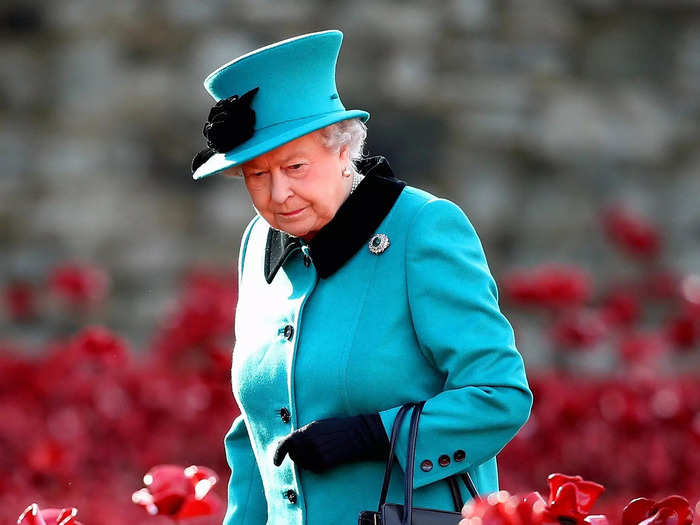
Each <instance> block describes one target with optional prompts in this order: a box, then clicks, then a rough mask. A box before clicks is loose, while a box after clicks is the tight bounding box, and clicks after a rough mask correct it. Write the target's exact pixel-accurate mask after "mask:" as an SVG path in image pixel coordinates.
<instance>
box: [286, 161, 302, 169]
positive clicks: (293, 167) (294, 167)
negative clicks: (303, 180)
mask: <svg viewBox="0 0 700 525" xmlns="http://www.w3.org/2000/svg"><path fill="white" fill-rule="evenodd" d="M303 165H304V164H303V163H302V164H292V165H290V166H289V169H290V170H299V169H301V167H302V166H303Z"/></svg>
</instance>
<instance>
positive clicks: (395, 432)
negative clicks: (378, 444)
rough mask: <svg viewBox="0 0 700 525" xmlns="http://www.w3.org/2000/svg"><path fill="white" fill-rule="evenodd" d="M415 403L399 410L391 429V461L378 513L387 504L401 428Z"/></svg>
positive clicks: (386, 471)
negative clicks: (407, 413)
mask: <svg viewBox="0 0 700 525" xmlns="http://www.w3.org/2000/svg"><path fill="white" fill-rule="evenodd" d="M413 405H414V404H413V403H406V404H405V405H402V406H401V408H400V409H399V411H398V413H397V414H396V417H395V418H394V424H393V425H392V427H391V439H390V443H389V460H388V461H387V462H386V470H385V471H384V482H383V483H382V494H381V496H379V505H378V507H377V512H381V510H382V505H384V503H385V502H386V495H387V493H388V491H389V480H390V479H391V467H392V466H393V465H394V451H395V449H396V440H397V439H398V437H399V429H400V428H401V423H403V418H404V416H405V415H406V412H408V411H409V410H410V408H411V407H412V406H413Z"/></svg>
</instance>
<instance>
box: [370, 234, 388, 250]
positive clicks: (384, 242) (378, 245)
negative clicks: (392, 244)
mask: <svg viewBox="0 0 700 525" xmlns="http://www.w3.org/2000/svg"><path fill="white" fill-rule="evenodd" d="M388 247H389V237H387V236H386V235H384V234H383V233H377V234H375V235H374V236H372V238H371V239H370V240H369V251H370V252H372V253H373V254H375V255H379V254H380V253H382V252H383V251H384V250H386V249H387V248H388Z"/></svg>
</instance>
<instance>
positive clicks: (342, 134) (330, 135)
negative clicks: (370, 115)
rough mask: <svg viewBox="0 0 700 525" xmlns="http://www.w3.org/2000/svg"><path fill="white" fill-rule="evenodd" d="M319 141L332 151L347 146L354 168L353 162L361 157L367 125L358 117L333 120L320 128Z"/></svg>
mask: <svg viewBox="0 0 700 525" xmlns="http://www.w3.org/2000/svg"><path fill="white" fill-rule="evenodd" d="M319 131H320V132H321V142H322V144H323V145H324V146H326V148H328V149H329V150H332V151H340V148H342V147H343V146H347V147H348V151H349V154H350V162H352V165H353V168H356V166H355V162H356V161H358V160H360V159H361V158H362V150H363V149H364V147H365V139H366V138H367V126H366V125H365V123H364V122H362V121H361V120H360V119H359V117H355V118H350V119H347V120H341V121H340V122H334V123H333V124H330V125H328V126H326V127H325V128H321V129H320V130H319Z"/></svg>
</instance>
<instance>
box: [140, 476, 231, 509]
mask: <svg viewBox="0 0 700 525" xmlns="http://www.w3.org/2000/svg"><path fill="white" fill-rule="evenodd" d="M218 479H219V478H218V476H217V475H216V473H215V472H214V471H213V470H211V469H208V468H206V467H198V466H195V465H191V466H189V467H187V468H183V467H181V466H179V465H158V466H156V467H153V468H152V469H151V470H149V471H148V473H146V475H145V476H144V477H143V482H144V484H145V485H146V488H143V489H140V490H137V491H136V492H134V493H133V494H132V496H131V500H132V501H133V502H134V503H136V504H137V505H141V506H143V507H144V508H145V509H146V511H147V512H148V513H149V514H151V515H156V514H161V515H166V516H170V517H171V518H173V519H182V518H195V517H199V516H208V515H210V514H216V513H217V512H219V510H220V509H221V507H222V502H221V500H220V499H219V497H218V496H217V495H216V494H214V492H211V488H212V487H213V486H214V485H215V484H216V482H217V481H218Z"/></svg>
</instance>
